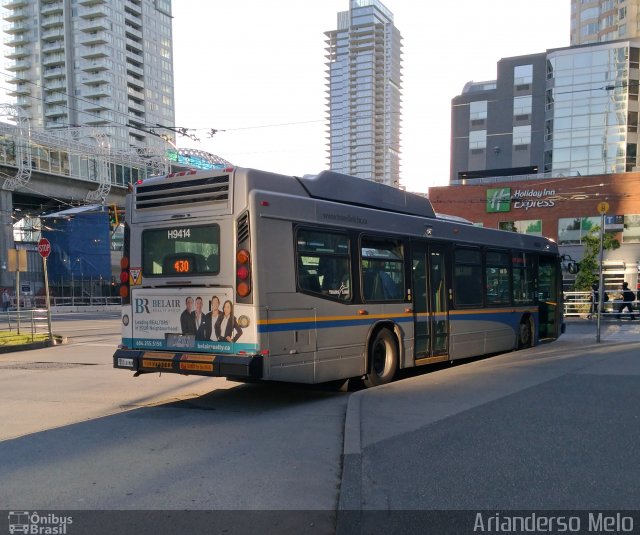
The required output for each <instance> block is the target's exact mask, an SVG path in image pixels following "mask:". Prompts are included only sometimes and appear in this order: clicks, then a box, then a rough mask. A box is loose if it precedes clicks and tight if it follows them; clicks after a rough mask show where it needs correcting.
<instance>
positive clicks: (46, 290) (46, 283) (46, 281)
mask: <svg viewBox="0 0 640 535" xmlns="http://www.w3.org/2000/svg"><path fill="white" fill-rule="evenodd" d="M42 269H43V270H44V295H45V299H46V300H47V327H48V329H49V341H50V342H53V332H52V330H51V303H50V301H49V274H48V273H47V257H46V256H43V257H42Z"/></svg>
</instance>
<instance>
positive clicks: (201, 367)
mask: <svg viewBox="0 0 640 535" xmlns="http://www.w3.org/2000/svg"><path fill="white" fill-rule="evenodd" d="M180 369H181V370H191V371H193V372H212V371H213V364H205V363H203V362H181V363H180Z"/></svg>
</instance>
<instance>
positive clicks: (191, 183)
mask: <svg viewBox="0 0 640 535" xmlns="http://www.w3.org/2000/svg"><path fill="white" fill-rule="evenodd" d="M228 200H229V175H223V176H212V177H205V178H198V179H196V180H183V181H174V182H165V183H163V184H149V185H144V184H141V185H139V186H138V187H137V189H136V209H138V210H146V209H154V208H166V207H169V206H180V205H189V204H194V203H220V202H224V203H226V202H228Z"/></svg>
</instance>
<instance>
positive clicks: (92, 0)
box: [78, 0, 105, 6]
mask: <svg viewBox="0 0 640 535" xmlns="http://www.w3.org/2000/svg"><path fill="white" fill-rule="evenodd" d="M104 3H105V0H78V5H79V6H96V5H100V4H104Z"/></svg>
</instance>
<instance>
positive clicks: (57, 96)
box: [44, 91, 67, 104]
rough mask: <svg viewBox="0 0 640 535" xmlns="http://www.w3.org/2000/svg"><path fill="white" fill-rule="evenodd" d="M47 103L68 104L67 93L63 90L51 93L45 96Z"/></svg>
mask: <svg viewBox="0 0 640 535" xmlns="http://www.w3.org/2000/svg"><path fill="white" fill-rule="evenodd" d="M44 102H45V104H66V103H67V95H65V94H64V93H62V92H61V91H56V92H54V93H49V94H48V95H47V96H46V97H45V98H44Z"/></svg>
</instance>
